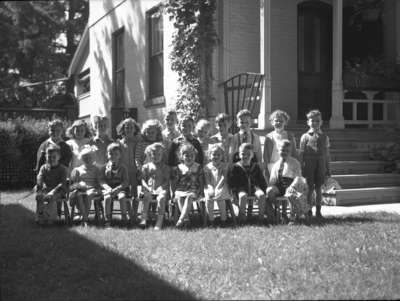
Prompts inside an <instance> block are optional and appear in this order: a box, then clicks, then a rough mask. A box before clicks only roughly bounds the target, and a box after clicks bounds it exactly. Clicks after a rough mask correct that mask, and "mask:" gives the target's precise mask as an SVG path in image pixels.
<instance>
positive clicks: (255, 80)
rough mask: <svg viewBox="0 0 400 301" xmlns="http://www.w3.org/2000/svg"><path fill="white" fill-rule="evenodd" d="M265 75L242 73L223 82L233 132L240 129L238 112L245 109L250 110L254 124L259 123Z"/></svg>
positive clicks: (227, 111) (226, 110) (226, 109)
mask: <svg viewBox="0 0 400 301" xmlns="http://www.w3.org/2000/svg"><path fill="white" fill-rule="evenodd" d="M263 84H264V75H263V74H260V73H251V72H247V73H240V74H237V75H235V76H233V77H231V78H230V79H228V80H226V81H225V82H223V83H222V84H221V85H223V87H224V97H225V112H226V113H227V114H229V115H230V116H231V119H232V128H231V131H232V133H235V132H237V131H238V127H237V124H236V114H237V113H238V112H239V111H240V110H243V109H247V110H249V111H250V113H251V116H252V119H253V126H254V125H257V119H258V115H259V114H260V106H261V98H262V88H263Z"/></svg>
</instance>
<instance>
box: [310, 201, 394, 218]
mask: <svg viewBox="0 0 400 301" xmlns="http://www.w3.org/2000/svg"><path fill="white" fill-rule="evenodd" d="M314 210H315V207H314ZM360 212H388V213H396V214H400V203H393V204H378V205H367V206H350V207H344V206H322V208H321V213H322V215H323V216H337V215H347V214H355V213H360Z"/></svg>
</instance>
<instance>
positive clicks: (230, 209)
mask: <svg viewBox="0 0 400 301" xmlns="http://www.w3.org/2000/svg"><path fill="white" fill-rule="evenodd" d="M225 204H226V208H227V209H228V210H229V211H230V214H231V218H232V222H233V225H235V226H236V215H235V211H234V210H233V205H232V201H231V200H229V199H228V200H226V201H225Z"/></svg>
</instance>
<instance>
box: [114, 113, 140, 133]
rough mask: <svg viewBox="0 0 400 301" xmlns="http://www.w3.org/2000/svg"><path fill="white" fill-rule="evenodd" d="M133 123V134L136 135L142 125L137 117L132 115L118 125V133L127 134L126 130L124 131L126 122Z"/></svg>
mask: <svg viewBox="0 0 400 301" xmlns="http://www.w3.org/2000/svg"><path fill="white" fill-rule="evenodd" d="M128 123H130V124H132V126H133V131H134V132H133V135H134V136H136V135H137V134H138V133H140V126H139V124H138V123H137V122H136V120H135V119H133V118H132V117H129V118H125V119H124V120H122V121H121V122H120V123H119V124H118V125H117V127H116V130H117V135H119V136H122V137H124V136H125V132H124V126H125V124H128Z"/></svg>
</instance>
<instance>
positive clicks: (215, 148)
mask: <svg viewBox="0 0 400 301" xmlns="http://www.w3.org/2000/svg"><path fill="white" fill-rule="evenodd" d="M215 151H219V152H220V153H221V155H222V156H221V160H222V161H224V159H225V148H224V147H223V146H222V144H221V143H214V144H210V146H209V148H208V150H207V157H208V159H209V160H211V155H212V154H213V153H214V152H215Z"/></svg>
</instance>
